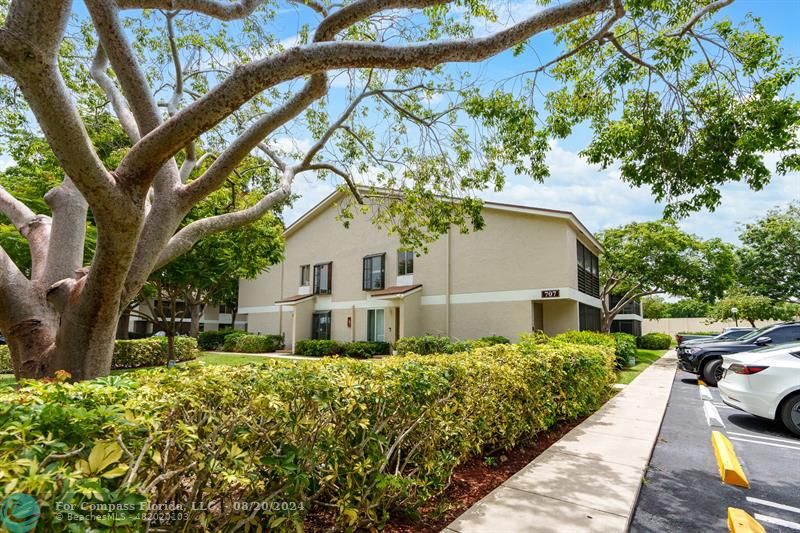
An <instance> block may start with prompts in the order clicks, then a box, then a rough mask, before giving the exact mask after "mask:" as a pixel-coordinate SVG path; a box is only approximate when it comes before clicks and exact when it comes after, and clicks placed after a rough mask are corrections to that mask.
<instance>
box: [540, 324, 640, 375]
mask: <svg viewBox="0 0 800 533" xmlns="http://www.w3.org/2000/svg"><path fill="white" fill-rule="evenodd" d="M541 341H542V342H545V343H546V342H547V341H546V337H545V339H541ZM552 342H556V343H558V342H567V343H574V344H588V345H592V346H607V347H609V348H613V349H614V353H615V355H616V357H617V366H618V367H623V366H626V365H627V364H628V359H629V358H630V357H635V356H636V337H634V336H633V335H629V334H627V333H600V332H597V331H566V332H564V333H561V334H559V335H556V336H555V337H553V339H552Z"/></svg>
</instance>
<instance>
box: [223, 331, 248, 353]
mask: <svg viewBox="0 0 800 533" xmlns="http://www.w3.org/2000/svg"><path fill="white" fill-rule="evenodd" d="M245 335H249V334H248V333H247V332H246V331H242V330H240V329H237V330H234V331H231V332H229V333H227V334H226V335H225V341H224V342H223V343H222V349H223V350H224V351H226V352H235V351H236V339H238V338H239V337H244V336H245Z"/></svg>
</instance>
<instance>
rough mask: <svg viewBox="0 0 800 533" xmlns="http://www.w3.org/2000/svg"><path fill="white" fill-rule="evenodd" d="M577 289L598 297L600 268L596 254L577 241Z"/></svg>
mask: <svg viewBox="0 0 800 533" xmlns="http://www.w3.org/2000/svg"><path fill="white" fill-rule="evenodd" d="M578 290H579V291H581V292H582V293H584V294H588V295H589V296H594V297H595V298H600V268H599V265H598V261H597V256H596V255H594V254H593V253H592V252H591V251H590V250H589V249H588V248H587V247H586V246H584V245H583V243H581V242H580V241H578Z"/></svg>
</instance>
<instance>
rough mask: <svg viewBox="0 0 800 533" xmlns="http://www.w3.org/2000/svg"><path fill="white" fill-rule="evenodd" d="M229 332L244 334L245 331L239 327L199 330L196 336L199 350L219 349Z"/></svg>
mask: <svg viewBox="0 0 800 533" xmlns="http://www.w3.org/2000/svg"><path fill="white" fill-rule="evenodd" d="M231 334H242V335H246V334H247V332H246V331H244V330H241V329H230V328H228V329H220V330H209V331H201V332H200V334H199V335H198V336H197V344H198V346H199V347H200V349H201V350H219V349H220V348H222V347H223V345H224V344H225V339H226V338H227V337H228V335H231Z"/></svg>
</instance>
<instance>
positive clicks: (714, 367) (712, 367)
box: [703, 359, 722, 387]
mask: <svg viewBox="0 0 800 533" xmlns="http://www.w3.org/2000/svg"><path fill="white" fill-rule="evenodd" d="M721 379H722V359H714V360H713V361H709V362H708V363H706V364H705V366H704V367H703V381H705V382H706V385H710V386H712V387H716V386H717V382H719V380H721Z"/></svg>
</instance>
